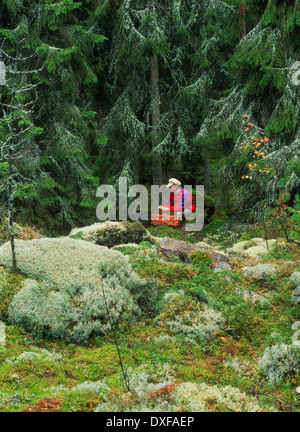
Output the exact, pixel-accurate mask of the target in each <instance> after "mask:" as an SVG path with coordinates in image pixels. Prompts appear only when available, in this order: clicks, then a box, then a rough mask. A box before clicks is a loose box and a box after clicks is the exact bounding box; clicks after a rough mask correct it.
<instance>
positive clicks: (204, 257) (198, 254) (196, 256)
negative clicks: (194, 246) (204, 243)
mask: <svg viewBox="0 0 300 432" xmlns="http://www.w3.org/2000/svg"><path fill="white" fill-rule="evenodd" d="M191 258H192V261H193V264H198V263H199V262H200V263H204V264H206V265H207V266H208V267H211V264H212V259H211V258H210V256H209V254H208V253H207V252H204V251H201V250H195V251H193V252H192V254H191Z"/></svg>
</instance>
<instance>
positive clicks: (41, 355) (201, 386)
mask: <svg viewBox="0 0 300 432" xmlns="http://www.w3.org/2000/svg"><path fill="white" fill-rule="evenodd" d="M149 232H150V233H151V234H153V233H154V232H155V234H158V232H157V230H156V227H151V228H150V229H149ZM168 232H169V231H168ZM170 233H172V231H170ZM173 233H174V237H176V235H177V230H176V229H174V230H173ZM161 234H162V236H165V232H162V233H161ZM188 235H189V234H187V233H185V236H186V237H185V239H186V240H188V241H189V237H188ZM218 235H219V234H218V233H217V236H218ZM256 236H257V232H256V231H255V235H254V236H253V237H252V238H255V237H256ZM244 237H245V236H244ZM241 240H242V238H241ZM57 241H58V240H55V241H54V242H56V243H57ZM224 241H225V242H226V241H227V240H226V239H225V240H224ZM68 242H71V243H72V245H75V244H76V245H78V247H79V244H84V246H83V247H84V248H85V250H86V251H87V250H90V249H89V248H100V249H101V247H100V246H95V245H92V244H90V243H89V242H85V241H83V240H71V239H68V240H67V242H66V243H65V244H64V247H66V245H67V244H68ZM74 242H75V243H74ZM77 242H79V243H77ZM61 243H62V244H63V241H62V240H61ZM57 244H59V242H58V243H57ZM17 246H18V244H17ZM56 246H57V245H56ZM219 246H222V244H220V245H219ZM72 247H75V248H76V246H72ZM105 249H106V248H105ZM225 249H226V248H225ZM19 250H20V248H19ZM49 250H51V248H50V249H49ZM49 250H48V252H49ZM93 250H94V249H93ZM40 252H41V251H40ZM106 253H109V254H113V255H111V256H113V260H111V259H108V260H104V261H103V257H102V258H101V260H100V261H101V262H102V265H100V264H101V263H100V261H99V263H97V265H94V264H95V262H94V264H93V265H92V266H91V267H88V268H89V271H88V273H89V276H88V277H87V280H88V281H89V283H90V282H91V280H92V278H99V279H100V280H102V279H103V281H104V280H105V279H107V280H109V281H112V280H113V277H112V276H114V278H116V279H118V278H119V281H122V286H123V287H124V281H125V280H126V279H128V278H129V279H128V289H127V293H128V295H130V296H131V297H130V298H131V301H132V302H133V303H132V308H130V307H129V308H128V304H130V302H127V305H126V307H125V308H124V310H123V313H122V314H119V318H118V319H116V320H114V319H113V320H112V326H110V325H109V324H108V322H107V321H106V326H107V327H106V328H104V327H102V329H103V331H101V332H100V331H99V332H96V331H91V332H89V335H88V336H87V334H86V333H85V334H84V337H82V338H80V337H78V338H77V337H74V338H73V339H72V337H71V335H72V331H73V330H74V324H73V321H72V313H74V311H75V310H76V314H77V316H79V315H80V313H82V314H84V313H85V311H86V310H87V309H85V307H87V306H88V305H90V311H92V309H93V305H94V306H95V305H96V306H97V305H98V306H99V305H100V304H101V308H100V309H101V311H102V312H101V313H102V315H103V317H104V315H105V314H106V310H105V308H104V303H103V293H102V292H101V290H99V289H98V290H96V291H97V292H96V291H94V293H95V296H94V297H89V296H90V294H91V291H89V295H88V296H87V297H88V299H89V300H88V299H86V303H83V302H80V298H81V297H80V296H82V295H83V292H82V293H81V294H80V293H79V292H78V293H77V294H76V295H75V297H74V296H73V297H72V298H73V300H71V297H69V298H68V300H66V302H65V304H64V306H63V307H64V308H66V309H65V310H67V307H71V306H72V302H73V306H72V307H73V308H74V309H73V312H72V311H71V310H70V311H69V312H70V313H68V314H66V315H65V316H67V320H69V321H65V324H66V325H65V327H64V332H65V335H64V338H61V337H56V336H57V334H56V333H55V331H54V329H52V330H53V331H52V332H51V329H49V328H48V326H51V327H52V325H53V322H55V320H54V318H53V319H50V321H49V322H46V321H45V322H43V323H40V324H38V323H37V320H36V319H35V317H34V314H35V311H37V305H38V304H40V305H43V311H44V312H43V315H44V319H45V317H47V313H49V311H50V310H51V308H50V307H49V305H50V303H47V301H48V302H50V297H51V302H55V300H54V299H55V298H56V296H58V295H59V294H60V293H61V294H62V293H64V295H66V293H68V292H71V291H72V290H74V285H73V283H70V281H72V280H74V279H72V276H69V277H68V278H66V272H67V268H68V267H67V266H66V267H64V266H63V265H62V264H61V265H60V274H61V276H59V274H58V273H57V271H58V270H57V269H56V270H55V271H54V267H51V263H50V262H49V260H50V259H51V253H50V255H49V253H48V256H47V258H46V256H45V263H46V261H47V265H46V264H45V266H42V265H41V266H39V267H37V266H35V264H34V262H33V261H31V260H29V261H28V262H27V261H26V259H24V260H23V263H22V260H21V261H20V263H21V268H22V273H23V274H21V273H18V274H15V275H13V274H11V273H9V272H8V271H7V270H6V269H5V268H0V313H1V320H2V321H4V322H5V324H6V344H5V345H0V361H1V367H0V380H1V383H2V384H1V390H0V409H1V410H2V411H53V412H54V411H63V412H66V411H69V412H72V411H98V412H100V411H106V412H107V411H169V412H172V411H173V412H176V411H212V412H217V411H244V412H247V411H251V412H254V411H272V410H275V411H283V412H284V411H300V400H299V394H298V393H297V392H296V389H297V388H298V387H299V365H300V359H299V346H298V345H297V343H295V336H294V335H295V330H293V328H292V324H293V323H295V322H297V320H299V305H298V304H297V303H295V302H294V301H293V300H292V293H293V290H294V289H295V283H296V279H295V277H294V278H291V275H292V274H294V273H295V272H297V271H299V270H300V268H299V264H298V262H299V251H298V250H297V248H296V247H294V246H293V245H288V247H285V248H283V247H282V248H274V249H272V250H270V251H269V254H268V255H265V256H264V257H260V258H259V261H261V262H262V263H268V262H270V263H276V266H277V271H276V274H271V275H269V276H267V277H265V278H264V280H257V279H255V278H254V277H252V276H251V275H248V274H246V273H244V272H243V267H244V266H245V257H242V256H240V255H236V256H232V257H231V258H230V264H231V267H232V270H231V271H229V270H224V271H214V268H213V266H212V265H211V261H210V260H208V259H205V258H206V255H201V254H194V256H193V259H192V260H191V262H190V263H186V262H181V261H180V260H178V259H177V258H176V259H174V260H170V259H168V260H166V259H165V258H164V256H163V255H161V254H158V253H157V250H156V247H155V245H153V244H152V243H150V242H147V241H143V242H141V243H140V244H134V243H128V244H124V245H119V246H115V247H114V248H113V250H112V249H111V250H109V249H106ZM21 256H22V254H20V253H19V258H20V257H21ZM24 256H26V254H25V253H24ZM41 256H42V255H39V257H41ZM67 256H68V254H66V255H65V259H67V258H66V257H67ZM2 257H3V253H2ZM81 258H82V256H81V255H80V254H79V255H78V260H81ZM203 258H204V259H203ZM74 259H75V260H76V259H77V258H76V254H74V250H73V255H72V259H71V261H72V260H74ZM87 259H90V258H87ZM92 260H93V261H95V256H93V259H92ZM250 261H253V262H255V260H253V259H250ZM73 262H74V261H73ZM103 262H105V264H103ZM61 263H62V260H61ZM118 263H119V264H120V265H118ZM81 264H83V263H82V262H81ZM57 265H58V264H57ZM78 265H79V262H78ZM77 267H78V266H77ZM45 272H48V278H46V280H44V279H43V277H42V276H43V275H44V274H45ZM96 273H97V275H96ZM133 273H134V274H135V276H133ZM130 274H131V275H132V276H129V275H130ZM25 275H26V276H30V277H31V278H32V279H25ZM130 277H133V279H132V281H131V282H130ZM47 283H48V285H49V286H48V288H47V286H46V284H47ZM109 283H112V282H109ZM117 286H118V284H117V282H116V283H115V289H116V287H117ZM24 287H25V291H24ZM26 287H27V288H26ZM51 287H52V288H51ZM59 287H61V288H59ZM58 288H59V289H58ZM91 288H92V285H90V289H91ZM98 288H99V287H98ZM26 289H27V290H29V291H30V295H28V296H27V295H26ZM120 289H121V288H120ZM123 289H124V288H123ZM70 290H71V291H70ZM120 292H121V291H120V290H119V288H118V293H119V295H118V296H117V297H116V298H115V302H116V303H115V305H116V306H113V303H111V302H110V296H109V290H108V289H106V293H107V298H108V299H109V300H108V302H109V310H110V312H111V316H112V317H114V316H115V314H116V313H117V308H118V306H117V305H118V302H120V301H121V299H122V301H124V298H125V297H124V293H123V294H120ZM244 292H255V293H257V294H259V295H260V296H261V297H262V298H263V299H264V301H259V300H255V301H253V300H252V299H251V298H245V296H244V295H243V293H244ZM33 293H34V296H33V295H32V294H33ZM47 293H48V294H47ZM73 294H74V293H73ZM47 295H48V296H49V295H50V297H48V300H47V301H44V300H45V298H46V297H47ZM24 296H25V297H24ZM39 296H42V297H43V299H44V300H43V301H41V299H40V298H39ZM45 296H46V297H45ZM29 299H31V303H30V304H29V303H28V301H29ZM39 302H40V303H39ZM57 304H58V303H57ZM62 304H63V303H61V305H62ZM96 306H95V307H96ZM60 307H62V306H60ZM26 308H27V309H28V311H30V313H29V312H28V313H26V314H24V310H25V309H26ZM60 310H61V311H62V310H63V309H60ZM47 311H48V312H47ZM134 311H136V314H135V315H134ZM51 313H53V314H57V309H53V312H51ZM51 313H50V315H48V317H49V316H50V318H51ZM25 315H26V319H27V321H26V320H25V318H24V317H25ZM63 316H64V314H63V313H62V314H61V317H60V318H61V319H60V320H57V321H60V322H61V325H63V323H64V318H63ZM82 316H84V315H82ZM91 317H92V322H93V323H95V322H96V321H95V318H93V316H91ZM86 319H87V315H85V318H84V319H82V326H81V328H82V331H83V329H84V328H85V329H87V328H89V325H90V324H87V323H85V321H86ZM106 319H107V316H106ZM24 320H25V321H26V322H25V321H24ZM47 324H48V326H47ZM93 325H94V324H93ZM57 331H58V332H60V331H62V330H61V329H60V330H59V329H58V330H57ZM68 332H69V333H68ZM61 335H62V333H60V334H59V336H61ZM81 335H83V333H81ZM116 341H117V343H118V348H119V351H120V354H121V357H122V364H123V368H124V371H123V372H124V373H125V376H126V378H127V384H128V386H129V388H130V392H128V389H127V388H126V386H125V383H124V375H123V373H122V371H121V367H120V362H119V357H118V352H117V349H116V345H115V343H116Z"/></svg>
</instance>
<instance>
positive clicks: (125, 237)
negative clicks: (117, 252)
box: [69, 221, 153, 248]
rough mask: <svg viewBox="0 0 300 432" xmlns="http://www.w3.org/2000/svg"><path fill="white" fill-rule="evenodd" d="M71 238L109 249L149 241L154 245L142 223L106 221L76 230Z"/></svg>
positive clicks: (70, 235) (71, 234) (71, 233)
mask: <svg viewBox="0 0 300 432" xmlns="http://www.w3.org/2000/svg"><path fill="white" fill-rule="evenodd" d="M69 237H70V238H73V239H81V240H87V241H89V242H91V243H94V244H96V245H101V246H107V247H109V248H111V247H113V246H116V245H120V244H126V243H137V244H138V243H140V242H142V241H148V242H150V243H153V240H152V237H151V235H150V233H149V232H148V231H147V230H146V229H145V228H144V227H143V225H142V223H141V222H140V221H136V222H128V221H124V222H113V221H105V222H99V223H95V224H93V225H90V226H87V227H83V228H74V229H73V230H72V231H71V232H70V234H69Z"/></svg>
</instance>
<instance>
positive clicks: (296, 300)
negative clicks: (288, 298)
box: [292, 284, 300, 303]
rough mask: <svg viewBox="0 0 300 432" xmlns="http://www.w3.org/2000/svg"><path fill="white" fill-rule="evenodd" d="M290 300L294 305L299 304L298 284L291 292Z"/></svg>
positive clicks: (299, 290)
mask: <svg viewBox="0 0 300 432" xmlns="http://www.w3.org/2000/svg"><path fill="white" fill-rule="evenodd" d="M292 300H293V301H294V302H295V303H300V284H299V285H298V286H297V288H296V289H295V291H294V292H293V294H292Z"/></svg>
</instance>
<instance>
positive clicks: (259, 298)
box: [236, 285, 268, 304]
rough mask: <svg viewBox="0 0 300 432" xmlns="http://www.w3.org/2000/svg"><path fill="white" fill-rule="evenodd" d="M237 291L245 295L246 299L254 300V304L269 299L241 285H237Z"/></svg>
mask: <svg viewBox="0 0 300 432" xmlns="http://www.w3.org/2000/svg"><path fill="white" fill-rule="evenodd" d="M236 291H237V292H238V293H239V294H241V295H242V296H243V299H244V300H252V302H251V303H252V304H255V302H256V301H259V302H260V303H265V302H266V301H267V300H268V299H267V298H266V297H264V296H262V295H260V294H257V293H256V292H254V291H251V290H249V289H245V288H242V287H240V286H239V285H238V286H237V287H236Z"/></svg>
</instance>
